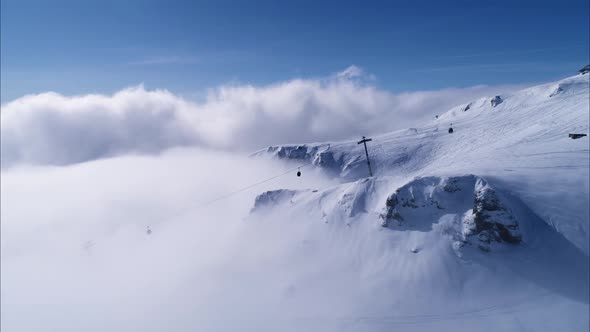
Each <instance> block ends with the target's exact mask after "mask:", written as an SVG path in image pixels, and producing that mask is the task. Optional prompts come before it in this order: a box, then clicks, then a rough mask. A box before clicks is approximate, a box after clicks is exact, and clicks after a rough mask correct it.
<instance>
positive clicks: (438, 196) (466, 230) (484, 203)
mask: <svg viewBox="0 0 590 332" xmlns="http://www.w3.org/2000/svg"><path fill="white" fill-rule="evenodd" d="M470 198H471V199H472V200H470ZM469 202H473V205H470V204H469ZM380 218H381V219H382V223H381V225H382V226H383V227H386V228H391V229H398V228H399V229H409V230H420V231H428V230H429V229H430V228H432V227H434V226H433V225H437V228H439V229H440V230H441V231H442V232H443V233H445V234H450V235H451V237H452V239H453V240H454V241H455V242H457V248H461V247H463V246H464V245H465V244H473V245H476V246H477V247H479V248H480V249H481V250H484V251H490V250H491V246H492V244H493V243H508V244H518V243H520V242H521V241H522V236H521V233H520V230H519V226H518V222H517V220H516V218H515V217H514V216H513V214H512V211H511V210H510V209H509V208H508V207H507V206H506V205H505V204H503V202H502V201H501V200H500V198H499V196H498V194H497V193H496V191H495V190H494V189H493V188H491V187H490V186H489V185H488V184H487V183H486V182H485V180H483V179H481V178H479V177H475V176H472V175H469V176H461V177H451V178H442V179H441V178H436V177H427V178H416V179H414V180H412V181H411V182H409V183H408V184H406V185H404V186H402V187H400V188H398V189H397V190H396V192H395V193H393V194H391V195H390V196H389V197H388V198H387V200H386V201H385V209H384V211H383V212H382V213H381V214H380ZM449 218H451V219H452V221H449ZM444 220H446V221H444ZM439 222H442V223H444V224H445V225H444V226H443V225H438V223H439Z"/></svg>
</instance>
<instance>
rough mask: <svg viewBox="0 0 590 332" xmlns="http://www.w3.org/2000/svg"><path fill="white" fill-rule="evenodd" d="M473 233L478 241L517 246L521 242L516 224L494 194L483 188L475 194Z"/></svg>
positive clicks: (490, 190)
mask: <svg viewBox="0 0 590 332" xmlns="http://www.w3.org/2000/svg"><path fill="white" fill-rule="evenodd" d="M473 220H474V223H475V233H476V234H478V237H479V239H480V241H483V242H484V243H487V244H489V243H490V242H491V241H496V242H507V243H512V244H518V243H520V242H521V241H522V236H521V235H520V232H519V228H518V223H517V222H516V220H515V219H514V218H513V217H512V214H511V213H510V211H508V210H507V209H506V208H505V207H504V206H503V205H502V204H501V203H500V201H499V200H498V198H497V196H496V192H495V191H494V190H493V189H491V188H489V187H486V188H483V189H481V190H479V191H477V192H476V193H475V201H474V206H473Z"/></svg>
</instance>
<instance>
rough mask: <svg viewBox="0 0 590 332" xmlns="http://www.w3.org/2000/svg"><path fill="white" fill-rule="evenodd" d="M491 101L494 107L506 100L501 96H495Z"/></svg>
mask: <svg viewBox="0 0 590 332" xmlns="http://www.w3.org/2000/svg"><path fill="white" fill-rule="evenodd" d="M490 102H491V103H492V107H496V106H498V105H500V104H501V103H502V102H504V100H503V99H502V97H500V96H495V97H494V98H492V100H490Z"/></svg>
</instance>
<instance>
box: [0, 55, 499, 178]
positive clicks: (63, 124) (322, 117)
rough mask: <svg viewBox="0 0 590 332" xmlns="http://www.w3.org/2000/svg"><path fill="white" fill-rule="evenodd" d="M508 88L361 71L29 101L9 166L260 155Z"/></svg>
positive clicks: (12, 116) (14, 127) (407, 121)
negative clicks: (402, 87)
mask: <svg viewBox="0 0 590 332" xmlns="http://www.w3.org/2000/svg"><path fill="white" fill-rule="evenodd" d="M505 89H508V87H506V86H503V87H487V86H476V87H471V88H463V89H454V88H451V89H445V90H438V91H418V92H407V93H399V94H396V93H392V92H390V91H386V90H383V89H380V88H378V87H376V86H375V84H374V77H373V76H372V75H367V74H366V73H364V72H363V71H362V69H360V68H358V67H356V66H351V67H349V68H347V69H345V70H344V71H342V72H340V73H337V74H334V75H332V76H330V77H327V78H320V79H293V80H289V81H285V82H279V83H276V84H272V85H268V86H261V87H258V86H253V85H247V84H246V85H224V86H220V87H217V88H215V89H212V90H210V91H209V93H208V95H207V97H206V99H205V100H204V101H203V102H201V103H197V102H193V101H189V100H187V99H184V98H182V97H180V96H177V95H174V94H173V93H171V92H169V91H166V90H146V89H145V88H144V87H143V86H141V85H140V86H137V87H132V88H128V89H125V90H122V91H119V92H117V93H115V94H113V95H110V96H107V95H97V94H89V95H82V96H63V95H60V94H58V93H54V92H47V93H42V94H37V95H28V96H24V97H22V98H19V99H17V100H14V101H12V102H9V103H7V104H5V105H2V112H1V120H2V121H1V135H2V136H1V148H2V166H3V167H6V166H10V165H14V164H18V163H28V164H54V165H64V164H72V163H77V162H83V161H89V160H95V159H100V158H105V157H111V156H115V155H122V154H128V153H159V152H161V151H164V150H166V149H169V148H172V147H178V146H188V145H191V146H193V145H194V146H202V147H209V148H214V149H225V150H242V151H252V150H256V149H260V148H264V147H265V146H268V145H272V144H281V143H298V142H314V141H326V140H340V139H345V138H350V137H357V136H360V135H367V134H373V133H381V132H387V131H390V130H395V129H399V128H404V127H408V126H412V125H413V124H415V123H416V122H417V121H420V120H423V119H427V118H431V117H432V116H433V115H434V114H440V113H442V112H444V111H446V110H447V109H449V108H450V107H452V106H455V105H457V104H460V103H463V102H466V101H469V100H471V99H474V98H478V97H481V96H484V95H490V94H493V93H497V92H499V91H502V90H505Z"/></svg>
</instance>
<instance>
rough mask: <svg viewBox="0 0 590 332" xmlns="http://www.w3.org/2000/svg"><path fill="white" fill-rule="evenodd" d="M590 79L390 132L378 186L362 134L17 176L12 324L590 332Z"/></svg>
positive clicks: (10, 225) (6, 319)
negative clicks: (248, 152)
mask: <svg viewBox="0 0 590 332" xmlns="http://www.w3.org/2000/svg"><path fill="white" fill-rule="evenodd" d="M357 74H358V71H356V70H350V71H349V72H348V73H347V75H349V76H356V75H357ZM588 83H589V82H588V76H576V77H571V78H568V79H565V80H562V81H559V82H555V83H550V84H546V85H541V86H537V87H532V88H529V89H525V90H522V91H514V92H511V93H505V94H501V95H500V98H501V99H502V103H499V104H497V105H495V107H494V106H492V103H491V99H492V98H493V97H494V96H495V95H496V94H493V95H490V96H489V97H485V98H481V99H477V100H474V101H471V102H468V101H465V103H462V104H461V105H458V106H457V107H455V108H452V109H451V110H449V111H448V112H446V113H443V114H440V115H439V117H438V118H437V119H434V118H432V120H431V121H430V122H425V123H423V124H422V125H421V126H416V127H414V128H410V129H406V130H400V131H395V132H391V133H389V134H384V135H379V136H373V137H372V138H373V141H372V142H370V143H369V148H370V156H371V158H372V165H373V170H374V173H375V176H374V177H371V178H368V177H367V168H366V164H365V157H364V150H363V147H362V145H358V144H357V142H356V141H357V140H351V141H342V142H321V143H315V144H299V145H283V146H272V147H269V148H268V149H264V150H262V151H259V152H257V153H255V154H254V155H255V156H257V157H256V158H245V157H241V156H238V155H235V154H234V155H231V156H230V155H227V154H220V153H211V152H204V151H195V150H193V149H177V150H172V151H167V152H165V153H163V154H162V155H159V156H155V155H152V156H143V157H138V156H125V157H116V158H111V159H101V160H95V161H91V162H87V163H81V164H76V165H69V166H63V167H48V166H36V167H21V166H18V165H17V166H14V167H11V168H5V169H3V170H2V183H1V190H2V192H1V194H2V195H0V198H1V199H2V209H1V210H0V213H1V214H2V215H1V217H2V218H1V221H2V232H0V236H1V237H2V241H1V245H2V248H1V249H2V250H1V255H2V257H1V258H2V260H1V263H2V269H1V274H2V275H1V277H2V278H1V279H0V281H1V283H2V292H1V294H0V296H1V305H2V316H1V324H2V326H1V328H2V331H47V330H59V331H130V330H136V331H237V330H239V331H392V330H403V331H490V332H492V331H493V332H497V331H527V330H531V331H586V330H588V328H589V327H590V326H589V315H588V309H589V298H588V292H589V286H588V278H589V272H588V271H589V262H588V257H589V251H588V247H589V246H588V223H589V220H588V219H589V212H588V203H589V176H590V175H589V174H588V171H589V164H588V162H589V160H588V158H589V146H588V137H585V138H581V139H578V140H572V139H569V138H568V136H567V135H568V133H570V132H579V133H588V128H589V123H588V121H589V119H588V109H589V96H590V94H589V91H588ZM467 106H469V107H467ZM3 112H4V110H3ZM163 118H164V119H167V117H166V116H164V117H163ZM3 119H4V118H3ZM379 120H380V119H375V120H374V121H379ZM148 122H149V121H148ZM172 123H174V121H173V122H172ZM451 123H452V126H453V128H454V133H453V134H448V132H447V129H448V127H449V126H450V124H451ZM17 127H18V126H17ZM17 127H14V128H17ZM25 127H26V126H25ZM172 127H174V125H172ZM371 128H372V127H371ZM11 133H12V134H11V135H13V134H14V135H16V133H18V131H13V132H11ZM165 133H176V131H174V130H172V131H171V132H167V131H164V132H163V133H162V134H163V135H164V134H165ZM363 134H365V133H363ZM366 134H370V133H366ZM4 135H6V134H5V133H4V131H3V139H4V137H5V136H4ZM11 135H9V136H11ZM164 136H166V135H164ZM11 137H12V136H11ZM167 137H168V136H167ZM170 137H172V138H174V139H176V138H178V137H179V136H174V135H172V136H170ZM175 137H176V138H175ZM359 138H360V137H359ZM17 140H18V139H17ZM11 146H12V147H13V148H14V149H16V150H9V151H8V152H9V153H14V154H20V153H24V152H23V151H22V150H21V149H19V148H18V147H19V145H18V144H16V145H11ZM131 146H133V144H131ZM172 146H174V144H172ZM168 147H169V146H168ZM131 150H133V151H136V150H134V149H131ZM41 151H44V150H43V149H41ZM25 152H26V151H25ZM29 152H30V151H29ZM158 152H161V151H160V150H158ZM3 153H5V152H3ZM268 156H272V157H275V158H267V157H268ZM103 157H104V156H103ZM17 159H18V158H17ZM284 160H286V161H288V162H284ZM295 165H304V166H302V167H301V171H302V176H301V177H297V176H296V175H295V171H293V172H290V173H286V174H285V173H284V172H285V171H286V170H287V169H291V168H293V169H297V167H295ZM276 174H279V175H280V174H284V175H282V176H278V177H276V178H275V177H274V175H276ZM269 178H271V179H272V180H271V181H268V182H262V181H263V180H265V179H269ZM259 182H261V185H259V186H256V187H254V188H251V187H248V186H249V185H251V184H252V183H259ZM245 187H246V188H249V189H248V190H245V191H241V190H240V188H245ZM228 193H235V195H226V194H228ZM220 197H221V198H222V199H219V200H214V199H216V198H220ZM147 225H150V226H151V229H152V230H153V233H152V234H150V235H147V234H146V232H145V230H146V228H145V227H146V226H147Z"/></svg>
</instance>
